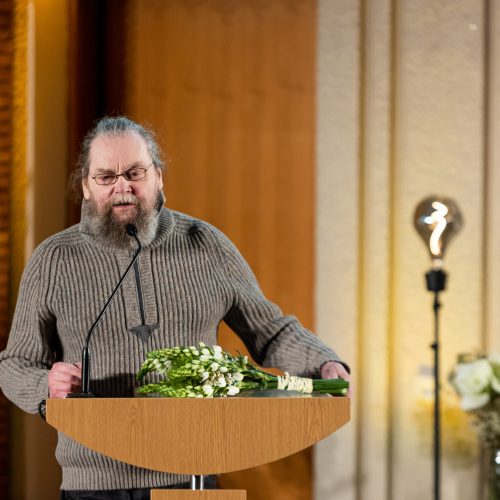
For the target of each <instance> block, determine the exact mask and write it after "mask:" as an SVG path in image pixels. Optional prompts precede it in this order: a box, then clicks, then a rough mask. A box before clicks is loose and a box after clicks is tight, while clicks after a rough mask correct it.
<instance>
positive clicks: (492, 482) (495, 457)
mask: <svg viewBox="0 0 500 500" xmlns="http://www.w3.org/2000/svg"><path fill="white" fill-rule="evenodd" d="M488 483H489V484H488V486H489V487H488V500H500V447H493V448H491V453H490V463H489V480H488Z"/></svg>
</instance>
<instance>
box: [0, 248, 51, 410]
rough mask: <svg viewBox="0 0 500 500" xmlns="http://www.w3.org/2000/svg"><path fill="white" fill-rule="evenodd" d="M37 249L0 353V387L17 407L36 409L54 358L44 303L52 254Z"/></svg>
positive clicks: (23, 279) (49, 316)
mask: <svg viewBox="0 0 500 500" xmlns="http://www.w3.org/2000/svg"><path fill="white" fill-rule="evenodd" d="M47 254H48V252H44V251H43V250H37V251H35V253H34V254H33V256H32V258H31V259H30V261H29V263H28V265H27V266H26V269H25V270H24V273H23V276H22V279H21V285H20V288H19V295H18V299H17V304H16V309H15V312H14V318H13V322H12V327H11V331H10V334H9V340H8V342H7V348H6V349H5V350H4V351H3V352H1V353H0V387H1V388H2V391H3V393H4V394H5V396H6V397H7V398H8V399H10V400H11V401H12V402H14V403H15V404H16V405H17V406H19V407H20V408H21V409H23V410H25V411H27V412H29V413H36V412H37V409H38V404H39V403H40V401H42V400H43V399H46V398H47V395H48V391H47V374H48V370H49V369H50V367H51V365H52V364H53V362H54V356H55V355H54V350H53V349H52V348H51V341H52V340H53V339H54V338H55V332H56V322H55V318H54V317H53V315H52V314H51V313H50V312H49V309H48V307H47V306H46V304H45V296H46V294H48V293H49V292H48V290H49V289H50V283H49V282H48V281H49V280H48V278H47V279H46V278H45V277H44V275H45V276H46V275H47V274H46V271H47V269H48V268H50V265H51V261H52V257H53V256H52V255H47Z"/></svg>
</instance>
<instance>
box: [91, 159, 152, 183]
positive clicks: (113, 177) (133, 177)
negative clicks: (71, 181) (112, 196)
mask: <svg viewBox="0 0 500 500" xmlns="http://www.w3.org/2000/svg"><path fill="white" fill-rule="evenodd" d="M153 164H154V163H150V164H149V165H148V166H147V167H132V168H129V169H128V170H126V171H125V172H123V174H115V172H105V173H103V174H97V175H94V176H92V175H91V176H90V177H91V178H92V179H94V180H95V182H96V184H99V185H100V186H111V185H113V184H115V183H116V181H117V180H118V177H120V176H121V177H123V178H124V179H125V180H127V181H129V182H134V181H140V180H141V179H144V177H146V173H147V171H148V169H149V168H150V167H151V166H152V165H153Z"/></svg>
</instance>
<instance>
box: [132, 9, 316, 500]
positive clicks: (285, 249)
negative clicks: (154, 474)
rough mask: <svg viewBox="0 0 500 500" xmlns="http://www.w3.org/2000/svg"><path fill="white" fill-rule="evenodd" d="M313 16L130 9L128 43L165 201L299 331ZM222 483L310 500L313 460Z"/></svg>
mask: <svg viewBox="0 0 500 500" xmlns="http://www.w3.org/2000/svg"><path fill="white" fill-rule="evenodd" d="M315 17H316V5H315V2H314V1H312V0H293V1H290V0H279V1H273V2H269V1H260V0H259V1H252V2H234V1H232V0H204V1H196V2H195V1H178V0H171V1H166V2H165V1H160V0H141V1H131V2H130V4H129V9H128V15H127V26H126V37H125V40H127V46H126V49H125V54H126V57H127V60H126V65H125V66H126V69H125V74H126V84H125V89H126V106H125V111H126V112H127V114H129V115H131V116H132V117H133V118H135V119H136V120H138V121H141V122H149V123H150V124H151V125H153V127H154V128H155V129H156V130H157V131H158V132H159V137H160V139H161V140H162V141H163V145H164V146H165V149H166V151H167V152H168V156H169V159H170V167H169V172H168V174H167V177H166V194H167V204H168V205H169V206H170V207H172V208H175V209H179V210H181V211H184V212H187V213H190V214H192V215H195V216H197V217H201V218H203V219H205V220H208V221H209V222H212V223H213V224H215V225H216V226H218V227H219V228H221V229H222V230H223V231H225V232H226V234H228V236H229V237H230V238H231V239H232V240H233V241H234V242H235V243H236V245H237V246H238V247H239V248H240V250H241V251H242V253H243V255H244V256H245V257H246V259H247V260H248V261H249V263H250V265H251V266H252V268H253V269H254V271H255V273H256V275H257V277H258V278H259V280H260V283H261V286H262V288H263V290H264V291H265V293H266V294H267V295H268V296H269V298H271V299H272V300H274V301H276V302H277V303H278V304H279V305H280V306H281V307H282V308H283V309H284V310H285V312H288V313H294V314H296V315H297V316H299V318H300V319H301V320H302V321H303V323H305V325H307V326H308V327H312V323H313V310H312V309H313V308H312V290H313V288H312V287H313V265H314V259H313V232H314V128H315V127H314V86H315V78H314V73H315V36H316V35H315ZM223 337H224V341H223V342H224V343H225V344H226V345H231V346H234V345H236V344H235V341H234V340H233V339H232V338H230V337H229V336H228V334H227V333H225V334H224V335H223ZM222 482H223V483H224V484H225V485H227V486H231V487H235V488H236V487H245V488H247V489H248V491H249V497H248V498H249V499H257V498H262V499H264V498H265V499H268V498H273V499H278V500H279V499H283V500H284V499H287V500H290V499H294V498H296V499H307V498H309V497H310V495H311V493H310V456H309V453H304V454H301V455H297V456H295V457H293V458H291V459H290V460H288V461H287V462H285V463H284V464H283V463H282V464H280V465H273V466H271V467H265V468H261V469H259V470H258V471H253V472H251V473H241V474H238V475H231V476H228V477H224V478H223V479H222Z"/></svg>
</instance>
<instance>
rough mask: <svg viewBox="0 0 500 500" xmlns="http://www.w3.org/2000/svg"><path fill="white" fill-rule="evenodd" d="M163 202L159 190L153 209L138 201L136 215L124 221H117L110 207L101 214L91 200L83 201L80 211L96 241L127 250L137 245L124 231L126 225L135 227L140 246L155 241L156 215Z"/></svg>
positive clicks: (163, 199) (161, 193)
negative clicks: (84, 216) (81, 210)
mask: <svg viewBox="0 0 500 500" xmlns="http://www.w3.org/2000/svg"><path fill="white" fill-rule="evenodd" d="M164 202H165V197H164V195H163V191H161V190H159V191H158V195H157V197H156V203H155V205H154V206H153V207H150V208H148V207H145V206H144V204H143V203H141V202H140V200H138V202H137V205H136V213H135V214H134V216H133V217H131V218H130V219H129V220H125V221H121V220H117V219H116V218H115V217H114V214H113V207H112V206H111V205H110V206H108V207H107V208H106V211H105V212H104V213H103V214H101V213H99V212H98V210H97V206H96V204H95V203H94V202H93V201H92V200H83V202H82V209H83V213H84V214H85V215H86V218H87V227H88V229H89V230H90V232H91V233H92V234H93V235H94V236H95V237H96V238H97V239H99V240H101V241H102V242H103V243H106V244H107V245H112V246H114V247H117V248H120V249H122V250H128V249H132V248H135V247H136V246H137V243H136V241H135V238H132V237H130V236H129V235H128V234H127V232H126V229H125V228H126V226H127V224H134V225H135V226H136V227H137V237H138V238H139V241H140V242H141V244H142V246H147V245H149V244H150V243H151V242H152V241H153V240H154V239H155V236H156V230H157V229H158V215H159V212H160V210H161V208H162V207H163V204H164Z"/></svg>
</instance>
